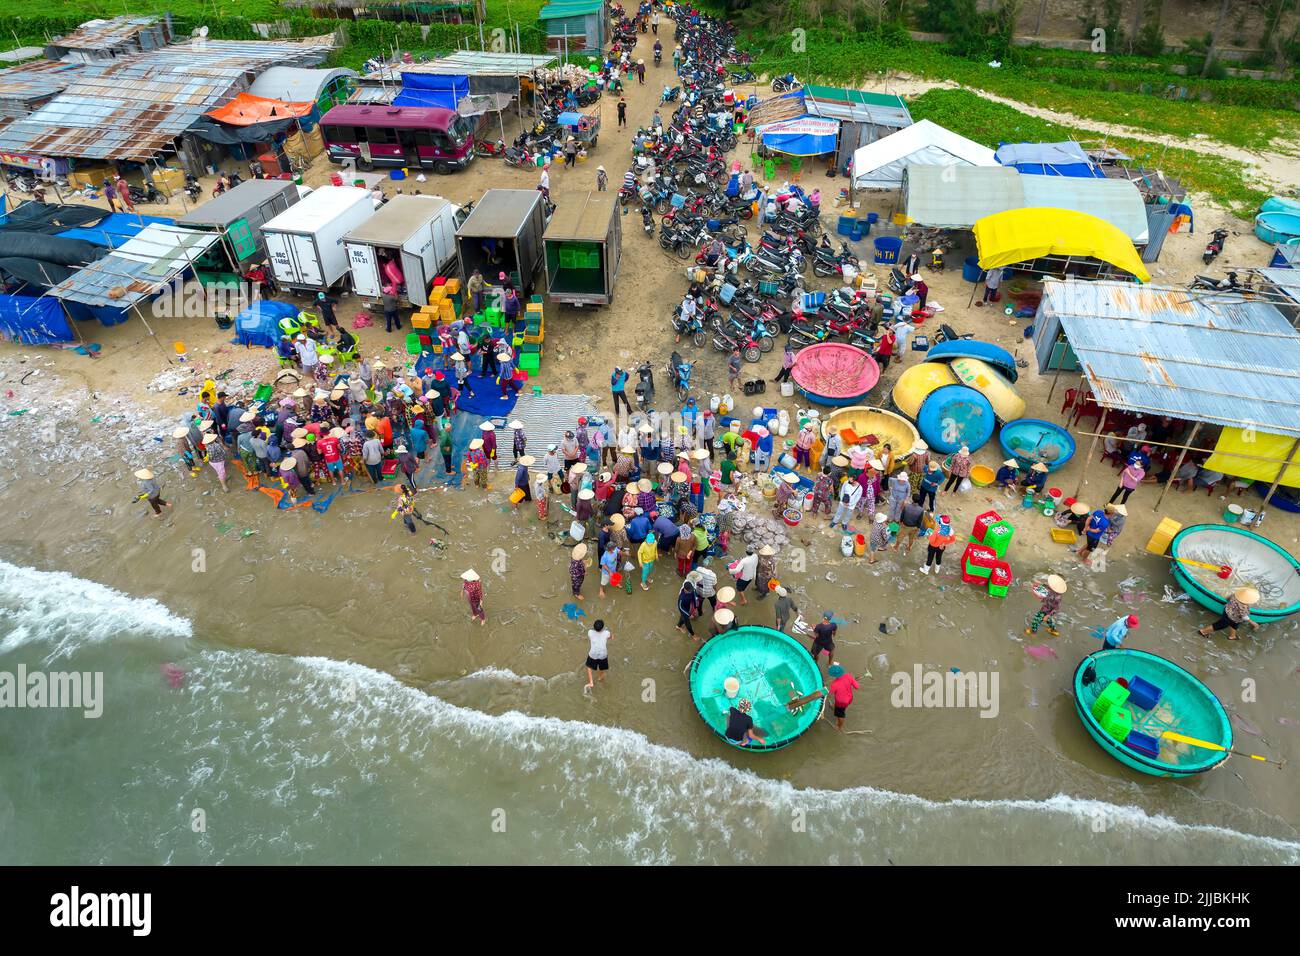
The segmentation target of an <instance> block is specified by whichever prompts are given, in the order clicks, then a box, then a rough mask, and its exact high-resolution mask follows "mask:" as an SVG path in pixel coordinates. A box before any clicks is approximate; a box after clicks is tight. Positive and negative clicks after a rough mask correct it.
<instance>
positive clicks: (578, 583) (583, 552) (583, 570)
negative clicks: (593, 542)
mask: <svg viewBox="0 0 1300 956" xmlns="http://www.w3.org/2000/svg"><path fill="white" fill-rule="evenodd" d="M585 580H587V546H586V545H585V544H577V545H574V548H573V551H572V552H570V555H569V586H570V587H571V588H572V590H573V596H574V597H575V598H577V599H578V600H579V601H582V600H584V598H583V596H582V582H583V581H585Z"/></svg>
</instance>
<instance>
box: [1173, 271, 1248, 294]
mask: <svg viewBox="0 0 1300 956" xmlns="http://www.w3.org/2000/svg"><path fill="white" fill-rule="evenodd" d="M1252 286H1253V283H1252V282H1251V280H1250V278H1249V277H1247V279H1246V281H1245V282H1242V281H1241V280H1240V279H1238V278H1237V273H1235V272H1229V273H1228V276H1227V278H1225V279H1216V278H1214V277H1213V276H1197V277H1196V278H1195V279H1193V280H1192V284H1191V285H1190V286H1188V288H1189V289H1205V290H1207V291H1210V292H1235V291H1237V290H1238V289H1250V288H1252Z"/></svg>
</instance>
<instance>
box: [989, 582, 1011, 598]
mask: <svg viewBox="0 0 1300 956" xmlns="http://www.w3.org/2000/svg"><path fill="white" fill-rule="evenodd" d="M1008 587H1009V586H1008V585H1006V584H990V585H989V594H990V595H992V596H993V597H1000V598H1004V597H1006V596H1007V590H1008Z"/></svg>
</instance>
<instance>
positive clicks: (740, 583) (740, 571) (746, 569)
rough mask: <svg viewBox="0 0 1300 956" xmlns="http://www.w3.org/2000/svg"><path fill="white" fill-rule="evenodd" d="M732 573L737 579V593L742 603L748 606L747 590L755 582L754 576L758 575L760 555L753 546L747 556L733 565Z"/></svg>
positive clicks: (749, 548) (748, 549)
mask: <svg viewBox="0 0 1300 956" xmlns="http://www.w3.org/2000/svg"><path fill="white" fill-rule="evenodd" d="M731 573H732V574H733V575H734V576H735V578H736V593H738V594H739V595H740V603H741V604H748V603H749V599H748V598H747V597H745V590H746V589H747V588H748V587H749V586H750V584H752V583H753V582H754V575H756V574H757V573H758V555H757V554H756V553H755V552H754V549H753V547H752V546H751V547H748V548H746V549H745V556H744V557H743V558H741V559H740V560H739V561H737V562H736V563H735V564H734V565H732V567H731Z"/></svg>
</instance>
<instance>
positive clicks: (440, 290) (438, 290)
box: [429, 285, 447, 305]
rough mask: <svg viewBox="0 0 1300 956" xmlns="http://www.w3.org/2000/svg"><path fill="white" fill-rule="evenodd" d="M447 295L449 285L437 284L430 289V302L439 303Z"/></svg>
mask: <svg viewBox="0 0 1300 956" xmlns="http://www.w3.org/2000/svg"><path fill="white" fill-rule="evenodd" d="M446 295H447V287H446V286H445V285H435V286H434V287H433V288H432V289H430V290H429V304H430V305H437V304H438V303H439V302H441V301H442V300H443V298H444V297H445V296H446Z"/></svg>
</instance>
